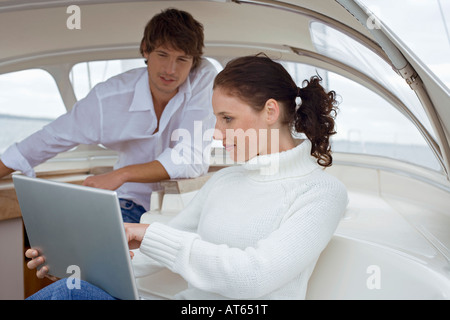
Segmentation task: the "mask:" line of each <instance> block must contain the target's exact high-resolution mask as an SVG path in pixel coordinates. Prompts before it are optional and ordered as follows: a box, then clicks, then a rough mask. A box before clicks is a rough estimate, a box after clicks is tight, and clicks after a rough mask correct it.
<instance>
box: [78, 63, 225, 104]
mask: <svg viewBox="0 0 450 320" xmlns="http://www.w3.org/2000/svg"><path fill="white" fill-rule="evenodd" d="M207 59H208V60H210V61H211V62H212V63H213V65H214V66H215V67H216V69H217V70H218V71H220V70H222V66H221V65H220V63H219V62H217V61H216V60H215V59H212V58H207ZM141 67H145V64H144V59H142V58H139V59H120V60H104V61H87V62H81V63H78V64H76V65H74V66H73V68H72V70H71V71H70V80H71V82H72V86H73V89H74V92H75V96H76V98H77V100H80V99H82V98H84V97H85V96H86V95H87V94H88V93H89V91H91V89H92V88H93V87H94V86H95V85H96V84H98V83H100V82H103V81H106V80H108V79H109V78H111V77H113V76H115V75H118V74H120V73H123V72H126V71H128V70H131V69H135V68H141Z"/></svg>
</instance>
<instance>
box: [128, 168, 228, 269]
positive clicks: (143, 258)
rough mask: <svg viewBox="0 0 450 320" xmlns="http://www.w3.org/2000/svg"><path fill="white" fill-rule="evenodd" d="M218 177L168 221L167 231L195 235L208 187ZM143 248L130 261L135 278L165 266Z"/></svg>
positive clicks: (209, 181) (210, 180)
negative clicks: (145, 252) (144, 251)
mask: <svg viewBox="0 0 450 320" xmlns="http://www.w3.org/2000/svg"><path fill="white" fill-rule="evenodd" d="M220 175H221V173H220V172H217V173H215V174H214V175H213V176H212V177H211V178H210V179H209V180H208V181H207V182H206V183H205V185H204V186H203V187H202V188H201V189H200V190H199V191H198V193H197V194H196V196H195V197H194V198H193V199H192V200H191V201H190V202H189V204H188V205H187V206H186V208H185V209H183V210H182V211H181V212H180V213H179V214H178V215H177V216H176V217H175V218H173V219H172V220H170V221H169V223H168V225H169V226H170V227H168V229H169V230H174V231H175V232H176V230H180V232H181V231H185V232H187V233H189V232H192V234H195V232H196V231H197V226H198V220H199V219H200V214H201V211H202V206H203V203H204V201H205V199H206V198H207V197H208V192H209V188H210V185H211V184H213V183H214V182H213V181H214V180H217V179H218V177H219V176H220ZM154 224H158V223H152V224H151V226H150V227H152V226H153V225H154ZM150 227H149V228H150ZM143 243H144V246H145V241H143ZM144 246H143V245H142V244H141V249H140V250H134V257H133V259H132V264H133V269H134V274H135V276H136V277H137V278H140V277H145V276H147V275H150V274H152V273H154V272H156V271H158V270H161V268H163V267H165V265H164V264H161V263H160V262H159V261H158V259H154V258H153V257H152V256H151V255H146V254H143V250H142V248H143V247H144Z"/></svg>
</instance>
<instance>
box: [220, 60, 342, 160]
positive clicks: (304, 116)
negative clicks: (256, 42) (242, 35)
mask: <svg viewBox="0 0 450 320" xmlns="http://www.w3.org/2000/svg"><path fill="white" fill-rule="evenodd" d="M321 80H322V78H320V77H319V76H313V77H312V78H311V79H310V80H309V81H308V80H305V81H304V82H303V85H304V87H303V88H298V87H297V84H296V83H295V82H294V80H292V77H291V75H290V74H289V73H288V72H287V71H286V69H285V68H284V67H283V66H282V65H281V64H280V63H277V62H275V61H273V60H271V59H270V58H268V57H267V56H265V55H264V54H258V55H256V56H246V57H241V58H237V59H234V60H232V61H230V62H229V63H228V64H227V65H226V67H225V68H224V69H223V70H222V71H221V72H220V73H219V74H218V75H217V77H216V78H215V80H214V86H213V88H214V89H215V88H217V87H220V88H222V89H224V90H226V91H227V93H228V94H229V95H230V96H236V97H239V99H241V100H242V101H244V102H246V103H247V104H248V105H249V106H250V107H252V108H253V109H254V110H256V111H261V110H262V109H263V108H264V105H265V103H266V101H267V100H268V99H271V98H273V99H275V100H277V101H278V103H279V104H280V105H282V106H283V112H282V118H281V121H282V123H283V124H285V125H288V126H290V127H291V128H293V129H294V130H295V131H296V132H298V133H304V134H305V135H306V137H307V138H308V139H309V140H311V142H312V148H311V155H312V156H314V157H315V158H317V163H318V164H319V165H321V166H324V167H329V166H331V163H332V160H333V159H332V156H331V147H330V136H331V135H333V134H335V133H336V132H335V130H334V117H335V116H336V110H337V102H336V100H335V98H336V93H335V92H334V91H330V92H328V93H326V92H325V90H324V88H323V87H322V86H321V85H320V81H321ZM297 97H300V98H301V100H302V101H301V104H300V106H297V104H296V99H297Z"/></svg>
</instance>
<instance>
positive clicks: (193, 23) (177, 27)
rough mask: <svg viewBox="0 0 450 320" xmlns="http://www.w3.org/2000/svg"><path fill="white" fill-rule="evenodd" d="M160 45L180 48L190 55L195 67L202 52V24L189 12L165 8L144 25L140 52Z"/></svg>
mask: <svg viewBox="0 0 450 320" xmlns="http://www.w3.org/2000/svg"><path fill="white" fill-rule="evenodd" d="M161 45H168V46H170V47H172V48H173V49H177V50H182V51H184V53H186V54H188V55H191V56H192V57H193V58H194V59H193V64H192V68H193V69H194V68H196V67H197V66H198V65H199V63H200V59H201V57H202V54H203V47H204V35H203V25H202V24H201V23H200V22H198V21H197V20H195V19H194V18H193V17H192V15H191V14H189V13H188V12H185V11H181V10H177V9H166V10H164V11H162V12H161V13H159V14H157V15H155V16H154V17H153V18H152V19H151V20H150V21H149V22H148V23H147V26H146V27H145V30H144V36H143V38H142V41H141V47H140V52H141V55H144V52H152V51H153V50H155V49H156V48H157V47H159V46H161Z"/></svg>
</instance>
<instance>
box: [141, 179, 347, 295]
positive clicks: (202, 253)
mask: <svg viewBox="0 0 450 320" xmlns="http://www.w3.org/2000/svg"><path fill="white" fill-rule="evenodd" d="M330 191H331V190H330ZM314 197H315V199H311V200H312V201H310V202H309V204H307V205H305V203H304V202H301V201H299V202H295V203H294V204H292V206H291V208H290V209H289V212H288V213H287V214H286V218H285V220H284V221H283V222H282V224H281V225H280V227H279V228H278V229H276V230H275V231H273V232H272V233H271V234H270V235H269V236H268V237H267V238H265V239H261V240H260V241H258V243H257V244H256V245H255V246H251V247H247V248H245V249H240V248H233V247H229V246H228V245H226V244H215V243H210V242H207V241H204V240H202V239H201V237H200V236H199V235H198V234H197V233H195V232H188V231H184V230H179V229H175V228H171V227H170V226H167V225H163V224H160V223H153V224H152V225H150V227H149V228H148V229H147V232H146V235H145V237H144V240H143V241H142V244H141V248H140V251H141V252H142V253H144V254H145V255H147V256H149V257H152V258H153V259H155V260H156V261H159V262H160V263H161V264H162V265H165V266H166V267H167V268H169V269H170V270H172V271H173V272H176V273H179V274H180V275H181V276H182V277H183V278H184V279H185V280H186V281H187V282H189V283H190V285H192V286H194V287H196V288H198V289H201V290H204V291H209V292H213V293H217V294H220V295H223V296H226V297H229V298H234V299H246V298H258V297H261V296H264V295H266V294H268V293H270V292H272V291H274V290H276V289H277V288H280V287H281V286H283V285H285V284H287V283H288V282H289V281H291V280H292V279H293V278H294V277H295V276H297V275H298V274H299V272H302V270H305V269H306V268H308V267H309V266H311V265H313V264H314V263H315V261H316V260H317V258H318V257H319V255H320V253H321V252H322V250H323V249H324V248H325V247H326V245H327V244H328V242H329V241H330V239H331V237H332V235H333V233H334V231H335V229H336V227H337V224H338V222H339V220H340V218H341V216H342V214H343V212H344V210H345V207H346V205H347V200H346V199H347V196H346V191H345V189H343V188H339V187H338V188H336V189H334V190H332V192H325V194H324V193H322V194H318V195H316V196H314ZM324 198H325V199H327V201H324V200H323V199H324ZM274 275H276V276H274Z"/></svg>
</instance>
